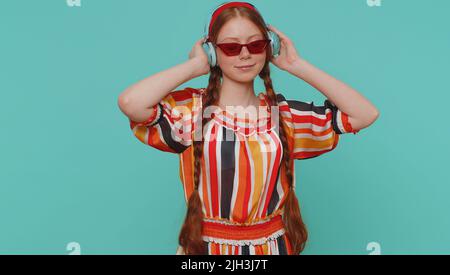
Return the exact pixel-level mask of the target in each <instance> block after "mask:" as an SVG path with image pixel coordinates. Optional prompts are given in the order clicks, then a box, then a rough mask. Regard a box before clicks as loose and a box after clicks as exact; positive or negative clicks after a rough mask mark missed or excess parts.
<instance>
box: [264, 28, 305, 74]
mask: <svg viewBox="0 0 450 275" xmlns="http://www.w3.org/2000/svg"><path fill="white" fill-rule="evenodd" d="M268 28H269V30H271V31H273V32H274V33H276V34H277V35H278V37H280V44H281V48H280V55H279V56H278V57H276V58H272V59H271V60H270V61H271V62H272V63H273V64H274V65H275V66H277V67H278V68H280V69H281V70H284V71H289V70H290V68H292V66H293V65H294V64H295V63H296V62H297V61H298V60H300V56H299V54H298V53H297V50H296V49H295V46H294V43H293V42H292V41H291V39H289V37H287V36H286V35H285V34H284V33H282V32H280V31H279V30H278V29H276V28H275V27H273V26H272V25H269V26H268Z"/></svg>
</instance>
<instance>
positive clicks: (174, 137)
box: [129, 87, 200, 154]
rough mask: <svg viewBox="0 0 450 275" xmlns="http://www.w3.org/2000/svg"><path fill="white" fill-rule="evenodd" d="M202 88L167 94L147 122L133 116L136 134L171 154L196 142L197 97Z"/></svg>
mask: <svg viewBox="0 0 450 275" xmlns="http://www.w3.org/2000/svg"><path fill="white" fill-rule="evenodd" d="M199 93H200V90H199V89H194V88H190V87H187V88H184V89H182V90H176V91H173V92H171V93H169V94H168V95H167V96H165V97H164V98H163V99H162V100H161V101H160V102H159V103H158V104H156V105H155V106H154V107H153V108H154V110H155V112H153V113H154V115H152V116H151V117H149V118H148V119H147V120H146V121H143V122H140V123H138V122H135V121H132V120H131V119H129V122H130V128H131V130H132V131H133V134H134V135H135V136H136V138H137V139H139V140H140V141H141V142H142V143H144V144H146V145H149V146H151V147H154V148H156V149H158V150H161V151H164V152H170V153H176V154H179V153H182V152H183V151H184V150H186V149H187V148H188V147H189V146H191V145H192V106H193V98H194V96H195V95H196V94H199Z"/></svg>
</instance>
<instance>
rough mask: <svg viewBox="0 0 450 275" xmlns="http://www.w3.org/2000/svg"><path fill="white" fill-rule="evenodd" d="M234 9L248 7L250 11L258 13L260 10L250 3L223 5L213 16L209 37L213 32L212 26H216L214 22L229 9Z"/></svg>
mask: <svg viewBox="0 0 450 275" xmlns="http://www.w3.org/2000/svg"><path fill="white" fill-rule="evenodd" d="M232 7H246V8H249V9H252V10H254V11H256V12H258V10H257V9H256V8H255V6H253V5H252V4H250V3H247V2H228V3H226V4H222V5H221V6H219V7H218V8H217V9H216V10H215V11H214V13H213V14H212V16H211V21H210V22H209V28H208V31H209V32H208V35H209V34H210V33H211V30H212V26H213V25H214V22H215V21H216V19H217V17H219V15H220V14H221V13H222V12H223V11H224V10H225V9H227V8H232Z"/></svg>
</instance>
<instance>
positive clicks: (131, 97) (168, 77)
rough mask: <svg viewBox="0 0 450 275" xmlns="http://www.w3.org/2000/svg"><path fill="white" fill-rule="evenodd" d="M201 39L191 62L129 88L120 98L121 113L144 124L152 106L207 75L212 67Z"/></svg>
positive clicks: (197, 43) (196, 45)
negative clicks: (181, 87) (192, 81)
mask: <svg viewBox="0 0 450 275" xmlns="http://www.w3.org/2000/svg"><path fill="white" fill-rule="evenodd" d="M201 42H202V39H201V40H198V41H197V42H196V44H195V46H194V48H193V49H192V51H191V53H190V54H189V57H190V59H189V60H188V61H186V62H184V63H181V64H178V65H176V66H174V67H172V68H169V69H167V70H164V71H162V72H159V73H157V74H154V75H152V76H149V77H147V78H145V79H143V80H141V81H139V82H137V83H135V84H133V85H131V86H130V87H128V88H127V89H126V90H125V91H124V92H122V93H121V94H120V95H119V99H118V105H119V107H120V110H121V111H122V112H123V113H124V114H125V115H126V116H127V117H129V118H130V119H131V120H133V121H136V122H140V121H145V120H146V119H147V118H148V117H150V116H151V115H152V114H153V109H152V107H153V106H155V105H156V104H158V102H160V101H161V100H162V99H163V98H164V97H165V96H166V95H168V94H169V93H170V92H172V91H173V90H175V89H176V88H177V87H178V86H180V85H181V84H183V83H185V82H187V81H189V80H191V79H193V78H196V77H198V76H201V75H203V74H207V73H208V72H209V64H208V59H207V56H206V54H205V53H204V52H203V48H202V47H201Z"/></svg>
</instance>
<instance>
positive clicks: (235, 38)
mask: <svg viewBox="0 0 450 275" xmlns="http://www.w3.org/2000/svg"><path fill="white" fill-rule="evenodd" d="M258 35H261V34H259V33H257V34H253V35H251V36H250V37H249V38H252V37H255V36H258ZM227 39H232V40H238V41H239V38H237V37H225V38H224V39H222V41H224V40H227Z"/></svg>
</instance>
